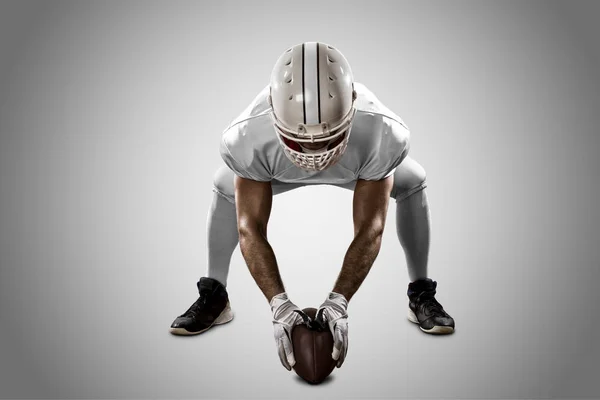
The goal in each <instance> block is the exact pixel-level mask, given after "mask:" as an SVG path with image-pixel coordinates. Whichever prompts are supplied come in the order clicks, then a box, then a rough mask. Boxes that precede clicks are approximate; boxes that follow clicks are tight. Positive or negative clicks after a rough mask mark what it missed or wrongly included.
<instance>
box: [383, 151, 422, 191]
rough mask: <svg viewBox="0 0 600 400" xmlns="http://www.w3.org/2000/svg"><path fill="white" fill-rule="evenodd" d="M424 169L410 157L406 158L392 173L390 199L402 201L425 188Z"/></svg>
mask: <svg viewBox="0 0 600 400" xmlns="http://www.w3.org/2000/svg"><path fill="white" fill-rule="evenodd" d="M426 177H427V175H426V173H425V169H424V168H423V167H422V166H421V164H419V163H418V162H417V161H415V160H414V159H413V158H411V157H406V158H405V159H404V160H403V161H402V163H400V165H399V166H398V167H397V168H396V171H395V172H394V186H393V188H392V193H391V197H393V198H394V199H396V201H400V200H403V199H405V198H407V197H408V196H410V195H411V194H413V193H416V192H418V191H420V190H423V189H425V188H426V187H427V183H426Z"/></svg>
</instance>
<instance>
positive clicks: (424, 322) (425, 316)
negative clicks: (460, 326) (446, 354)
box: [407, 278, 454, 335]
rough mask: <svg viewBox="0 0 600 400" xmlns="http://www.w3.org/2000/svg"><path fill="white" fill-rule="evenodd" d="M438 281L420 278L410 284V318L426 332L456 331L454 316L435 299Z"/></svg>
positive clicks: (442, 332)
mask: <svg viewBox="0 0 600 400" xmlns="http://www.w3.org/2000/svg"><path fill="white" fill-rule="evenodd" d="M436 287H437V282H436V281H432V280H431V279H429V278H427V279H419V280H417V281H415V282H412V283H410V284H409V285H408V293H407V294H408V299H409V302H408V320H409V321H410V322H414V323H415V324H418V325H419V326H420V327H421V330H422V331H423V332H426V333H433V334H442V335H443V334H448V333H453V332H454V318H452V317H451V316H450V315H448V313H446V311H444V308H443V307H442V305H441V304H440V303H439V302H438V301H437V300H436V299H435V297H434V296H435V293H436V290H435V289H436Z"/></svg>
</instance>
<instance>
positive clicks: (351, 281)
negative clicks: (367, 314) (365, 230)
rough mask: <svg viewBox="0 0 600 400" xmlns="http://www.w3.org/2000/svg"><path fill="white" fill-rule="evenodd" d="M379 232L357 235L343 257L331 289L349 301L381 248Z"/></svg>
mask: <svg viewBox="0 0 600 400" xmlns="http://www.w3.org/2000/svg"><path fill="white" fill-rule="evenodd" d="M381 238H382V234H381V233H369V234H359V235H357V236H356V237H355V238H354V240H353V241H352V243H351V244H350V247H349V248H348V251H347V252H346V256H345V257H344V263H343V265H342V269H341V271H340V274H339V276H338V278H337V281H336V283H335V286H334V288H333V291H334V292H336V293H340V294H343V295H344V297H345V298H346V300H348V301H350V299H351V298H352V296H354V293H356V291H357V290H358V288H359V287H360V285H361V284H362V283H363V281H364V280H365V278H366V277H367V275H368V274H369V271H370V270H371V266H372V265H373V263H374V262H375V259H376V258H377V255H378V254H379V250H380V248H381Z"/></svg>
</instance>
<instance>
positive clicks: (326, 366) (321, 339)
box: [292, 308, 336, 384]
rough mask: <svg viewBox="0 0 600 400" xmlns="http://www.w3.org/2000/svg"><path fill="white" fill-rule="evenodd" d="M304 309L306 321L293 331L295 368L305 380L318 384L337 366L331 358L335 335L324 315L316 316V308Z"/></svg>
mask: <svg viewBox="0 0 600 400" xmlns="http://www.w3.org/2000/svg"><path fill="white" fill-rule="evenodd" d="M302 311H303V312H304V314H305V316H304V317H303V318H304V323H303V324H301V325H296V326H295V327H294V330H293V331H292V346H293V348H294V356H295V358H296V364H295V365H294V367H293V368H294V371H295V372H296V374H298V376H300V377H301V378H302V379H304V380H305V381H307V382H309V383H311V384H318V383H321V382H323V380H325V378H327V377H328V376H329V375H330V374H331V372H332V371H333V369H334V368H335V364H336V361H335V360H334V359H333V358H331V353H332V352H333V335H332V334H331V331H330V330H329V326H328V325H327V323H326V322H324V321H323V320H322V317H321V318H317V317H316V314H317V309H316V308H305V309H303V310H302ZM306 317H308V318H306Z"/></svg>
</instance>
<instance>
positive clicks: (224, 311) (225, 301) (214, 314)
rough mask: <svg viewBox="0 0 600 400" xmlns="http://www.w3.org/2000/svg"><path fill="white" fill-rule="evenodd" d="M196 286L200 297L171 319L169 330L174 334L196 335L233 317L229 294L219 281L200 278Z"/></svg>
mask: <svg viewBox="0 0 600 400" xmlns="http://www.w3.org/2000/svg"><path fill="white" fill-rule="evenodd" d="M196 286H198V292H199V293H200V297H198V300H196V301H195V302H194V304H192V305H191V306H190V308H188V310H187V311H186V312H185V313H183V314H181V315H180V316H179V317H177V318H176V319H175V321H173V323H172V324H171V328H170V329H169V332H171V333H172V334H174V335H185V336H187V335H197V334H199V333H202V332H205V331H207V330H209V329H210V328H211V327H212V326H213V325H220V324H225V323H227V322H229V321H231V320H232V319H233V312H232V311H231V306H230V304H229V296H228V294H227V291H226V290H225V287H224V286H223V285H222V284H221V283H220V282H219V281H217V280H215V279H212V278H200V281H199V282H198V283H197V284H196Z"/></svg>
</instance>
